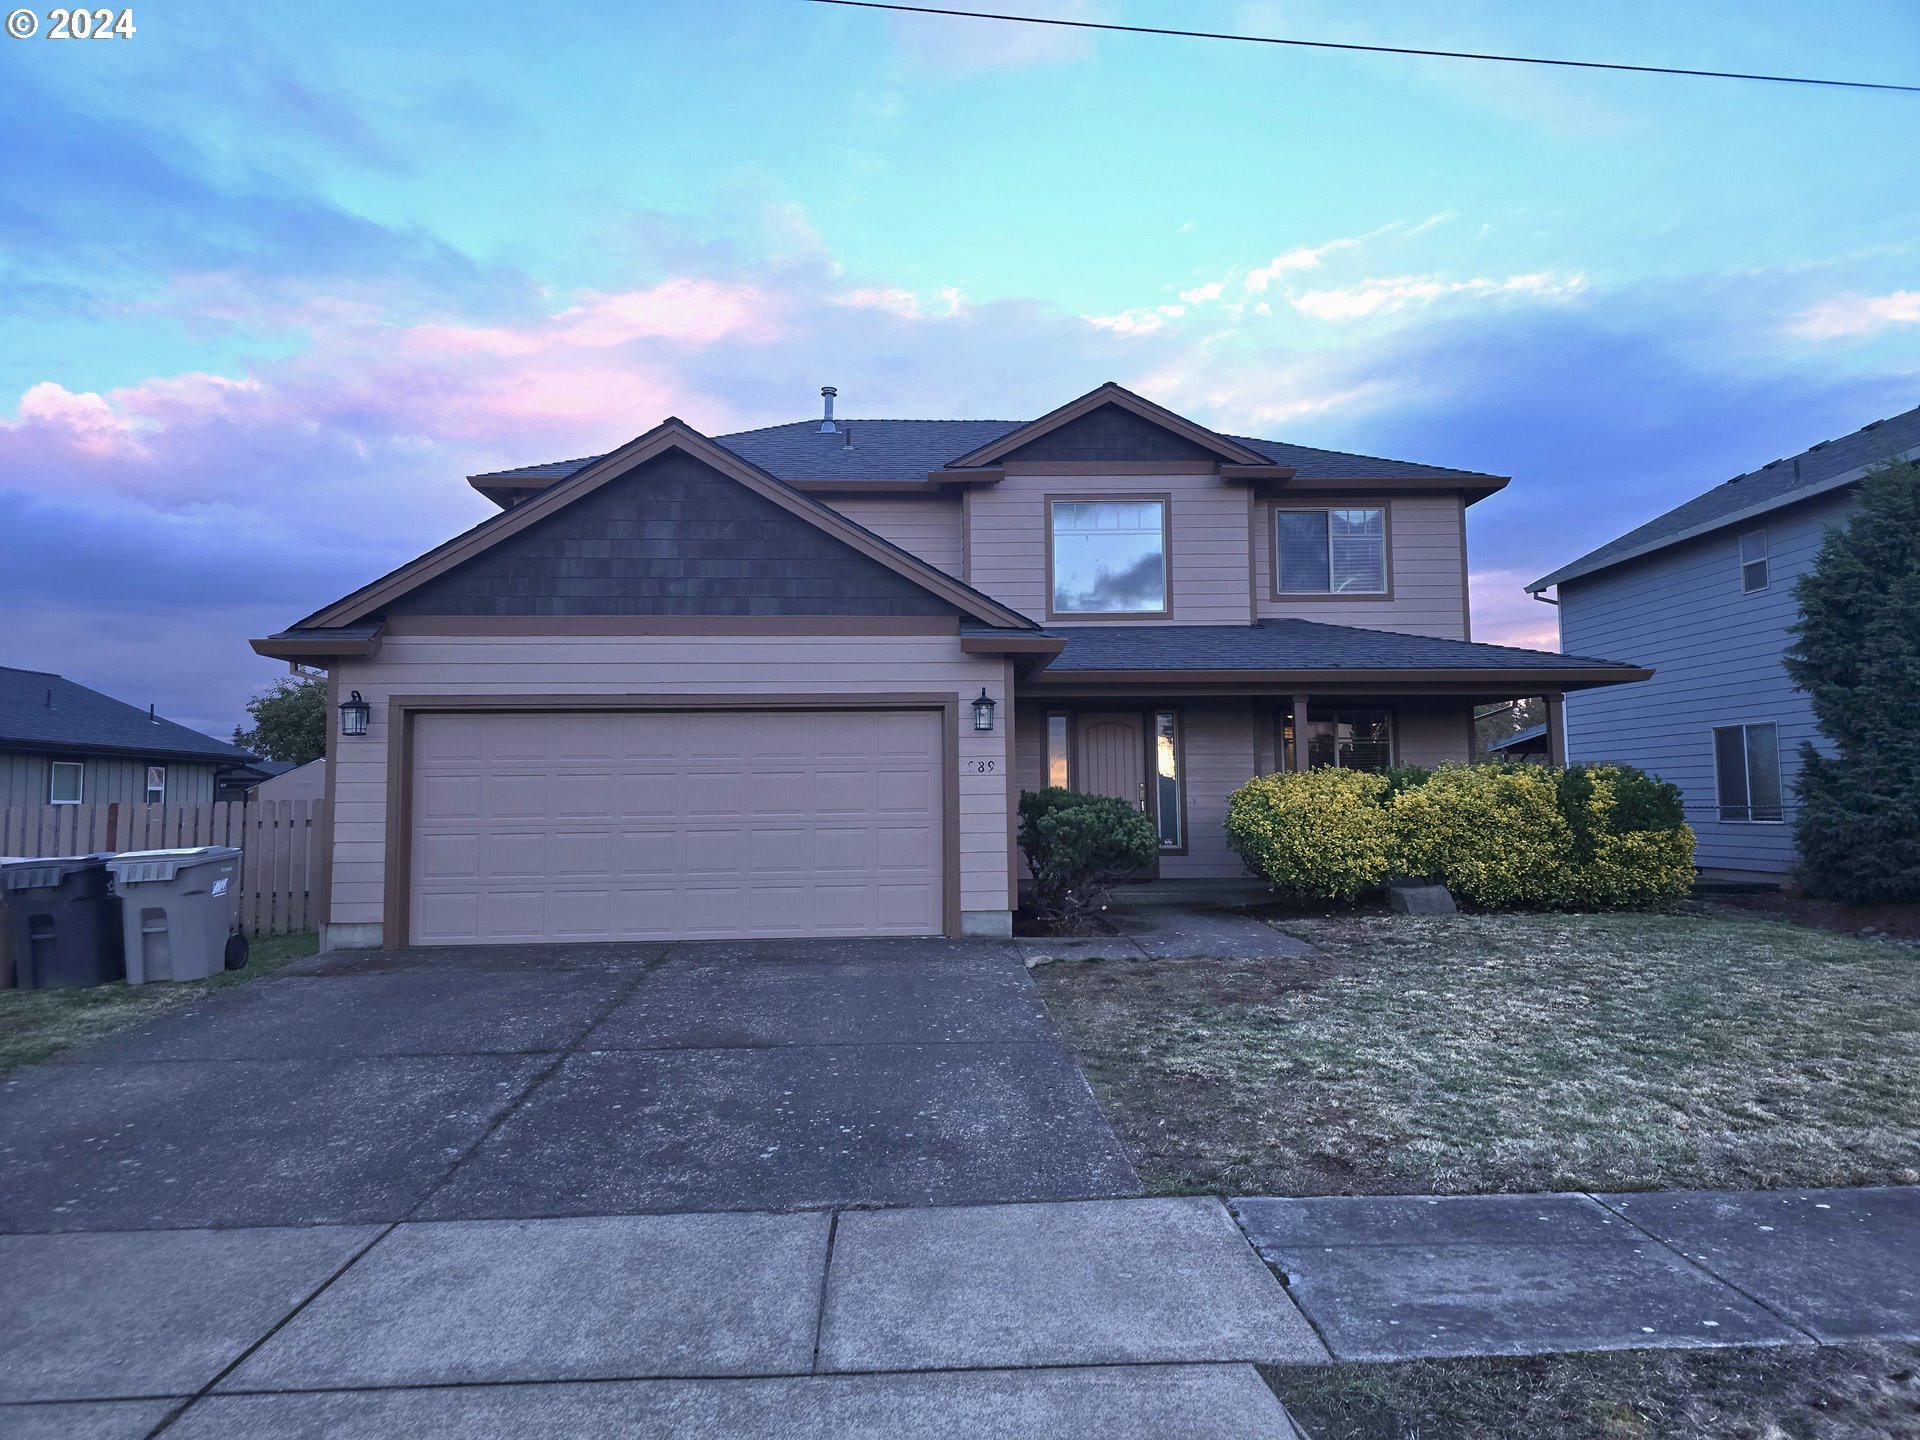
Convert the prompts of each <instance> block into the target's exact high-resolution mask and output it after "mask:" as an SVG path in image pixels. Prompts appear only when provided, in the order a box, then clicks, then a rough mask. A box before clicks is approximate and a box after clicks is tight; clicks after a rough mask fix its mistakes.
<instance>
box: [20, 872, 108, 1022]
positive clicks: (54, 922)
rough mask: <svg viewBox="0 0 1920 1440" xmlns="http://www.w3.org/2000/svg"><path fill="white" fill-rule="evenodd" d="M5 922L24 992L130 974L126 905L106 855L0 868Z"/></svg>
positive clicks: (87, 983) (94, 981) (102, 983)
mask: <svg viewBox="0 0 1920 1440" xmlns="http://www.w3.org/2000/svg"><path fill="white" fill-rule="evenodd" d="M0 925H4V926H5V927H6V931H7V936H6V950H7V953H8V955H9V957H10V958H11V959H12V961H13V973H14V984H15V985H17V986H19V987H20V988H21V989H22V990H53V989H60V988H65V987H70V986H75V985H105V984H107V983H108V982H110V981H113V980H124V979H125V978H126V975H127V966H126V957H125V946H124V941H123V940H122V938H121V929H120V902H119V901H117V900H115V899H114V898H113V893H112V890H111V888H110V886H109V877H108V874H107V857H106V856H105V855H62V856H49V857H46V858H43V859H36V860H14V861H10V862H8V863H7V864H5V865H0Z"/></svg>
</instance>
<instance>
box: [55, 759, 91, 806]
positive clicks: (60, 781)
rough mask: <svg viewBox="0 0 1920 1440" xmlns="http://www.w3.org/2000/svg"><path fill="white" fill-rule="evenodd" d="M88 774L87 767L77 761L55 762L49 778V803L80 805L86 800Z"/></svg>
mask: <svg viewBox="0 0 1920 1440" xmlns="http://www.w3.org/2000/svg"><path fill="white" fill-rule="evenodd" d="M86 773H87V772H86V767H85V766H83V765H81V764H79V763H78V762H77V761H72V760H56V761H54V762H53V771H52V774H51V775H49V776H48V778H47V803H48V804H49V805H78V804H79V803H80V801H81V800H82V799H83V798H84V780H85V776H86Z"/></svg>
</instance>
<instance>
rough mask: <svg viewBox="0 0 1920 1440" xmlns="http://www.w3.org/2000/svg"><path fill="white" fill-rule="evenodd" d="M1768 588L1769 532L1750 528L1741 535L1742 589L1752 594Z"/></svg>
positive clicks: (1743, 591)
mask: <svg viewBox="0 0 1920 1440" xmlns="http://www.w3.org/2000/svg"><path fill="white" fill-rule="evenodd" d="M1766 588H1767V532H1766V531H1764V530H1749V531H1748V532H1747V533H1746V534H1744V535H1742V536H1741V537H1740V590H1741V593H1742V594H1746V595H1751V594H1753V592H1754V591H1756V590H1764V589H1766Z"/></svg>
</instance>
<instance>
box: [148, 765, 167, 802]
mask: <svg viewBox="0 0 1920 1440" xmlns="http://www.w3.org/2000/svg"><path fill="white" fill-rule="evenodd" d="M166 803H167V767H166V766H164V765H149V766H147V804H149V805H164V804H166Z"/></svg>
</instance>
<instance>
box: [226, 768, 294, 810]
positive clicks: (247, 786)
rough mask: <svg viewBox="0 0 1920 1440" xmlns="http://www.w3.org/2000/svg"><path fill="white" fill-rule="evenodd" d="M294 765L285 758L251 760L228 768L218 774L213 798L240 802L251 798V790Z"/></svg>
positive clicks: (284, 772) (256, 788)
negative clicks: (236, 766)
mask: <svg viewBox="0 0 1920 1440" xmlns="http://www.w3.org/2000/svg"><path fill="white" fill-rule="evenodd" d="M293 768H294V767H293V766H292V765H291V764H290V763H289V762H287V761H285V760H253V761H249V762H248V763H247V764H245V765H242V766H240V767H238V768H237V769H233V770H228V771H226V772H225V773H224V774H222V775H221V776H220V780H219V783H218V784H216V785H215V786H214V791H213V798H214V799H216V800H238V801H240V802H241V803H243V804H244V803H245V802H246V801H248V800H250V799H252V798H253V792H254V791H256V790H258V789H259V788H260V787H261V786H262V785H263V784H265V783H266V782H267V781H269V780H271V779H273V778H274V777H276V776H279V775H284V774H286V773H287V771H289V770H291V769H293Z"/></svg>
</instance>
